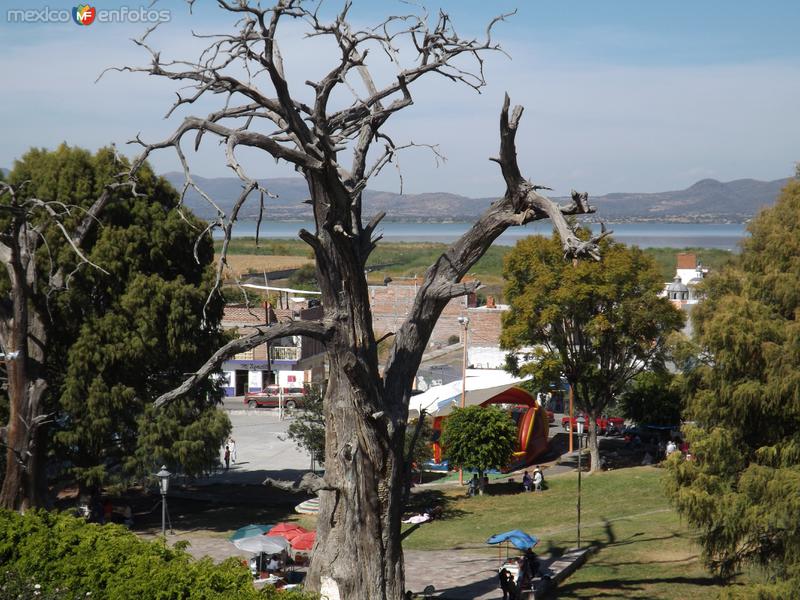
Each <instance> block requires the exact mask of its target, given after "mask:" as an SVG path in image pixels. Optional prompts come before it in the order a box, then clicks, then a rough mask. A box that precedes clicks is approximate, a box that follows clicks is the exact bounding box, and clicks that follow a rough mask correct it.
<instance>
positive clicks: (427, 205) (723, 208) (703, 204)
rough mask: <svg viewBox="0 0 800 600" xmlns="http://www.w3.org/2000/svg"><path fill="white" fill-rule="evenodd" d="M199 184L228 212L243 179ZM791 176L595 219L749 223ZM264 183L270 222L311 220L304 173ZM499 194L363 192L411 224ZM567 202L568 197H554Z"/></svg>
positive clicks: (254, 209) (635, 203)
mask: <svg viewBox="0 0 800 600" xmlns="http://www.w3.org/2000/svg"><path fill="white" fill-rule="evenodd" d="M164 177H165V178H166V179H167V180H168V181H170V182H171V183H172V184H173V185H174V186H175V187H176V188H178V189H180V188H181V186H182V185H183V174H182V173H177V172H170V173H166V174H165V175H164ZM194 180H195V181H196V183H197V184H198V185H199V186H200V187H201V189H203V190H204V191H205V192H206V193H208V194H209V195H210V196H211V197H212V198H213V199H214V200H215V202H218V203H219V205H220V207H221V208H222V209H223V210H226V211H227V210H228V209H229V208H230V207H231V206H232V204H233V202H234V201H235V199H236V197H237V195H238V193H239V191H240V190H241V183H240V182H239V180H238V179H237V178H235V177H215V178H205V177H198V176H194ZM787 181H789V179H788V178H786V179H777V180H775V181H757V180H755V179H737V180H735V181H729V182H727V183H725V182H721V181H717V180H715V179H703V180H701V181H698V182H697V183H695V184H694V185H692V186H690V187H688V188H686V189H685V190H676V191H671V192H658V193H648V194H645V193H613V194H606V195H604V196H595V197H590V202H591V203H592V205H593V206H595V207H597V213H596V214H595V215H593V216H592V219H593V220H602V221H607V222H625V221H666V222H688V223H691V222H697V223H720V222H723V223H724V222H744V221H746V220H748V219H750V218H752V217H753V216H754V215H755V214H756V213H757V212H758V210H759V209H760V208H762V207H764V206H769V205H771V204H773V203H774V202H775V200H776V198H777V197H778V194H779V193H780V190H781V188H783V186H784V185H786V182H787ZM260 183H261V184H262V185H263V186H264V187H265V188H267V189H268V190H270V191H271V192H272V193H273V194H275V195H276V196H277V198H272V199H269V200H268V202H267V208H266V211H265V216H266V217H267V218H269V219H270V220H307V219H310V218H311V216H312V214H311V207H310V206H309V205H308V204H305V203H304V202H303V201H304V200H307V199H308V188H307V187H306V184H305V180H303V179H302V178H300V177H284V178H275V179H263V180H260ZM495 199H496V198H468V197H466V196H460V195H458V194H450V193H447V192H431V193H425V194H402V195H401V194H395V193H392V192H380V191H376V190H370V189H367V190H366V191H365V193H364V214H365V216H371V215H373V214H375V213H377V212H379V211H386V213H387V220H392V221H411V222H425V221H430V222H448V221H468V220H471V219H474V218H475V217H477V216H478V215H479V214H481V213H482V212H483V211H484V210H486V208H487V207H488V206H489V205H490V204H491V203H492V202H493V201H494V200H495ZM555 199H556V200H558V201H559V202H562V203H566V202H567V201H568V199H567V198H555ZM186 204H187V206H188V207H189V208H191V209H192V210H193V211H194V212H195V213H196V214H197V215H198V216H200V217H202V218H206V219H208V218H211V217H212V216H214V211H213V210H212V209H210V207H209V206H208V204H207V203H206V202H205V201H204V200H202V198H200V196H199V195H198V194H197V193H196V192H194V191H193V190H192V191H190V192H188V193H187V195H186ZM257 216H258V204H257V202H256V201H255V198H253V199H252V200H249V201H248V203H247V204H246V205H245V206H244V208H243V209H242V211H241V212H240V218H241V219H255V218H257Z"/></svg>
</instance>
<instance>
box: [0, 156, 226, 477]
mask: <svg viewBox="0 0 800 600" xmlns="http://www.w3.org/2000/svg"><path fill="white" fill-rule="evenodd" d="M125 168H126V163H125V161H124V160H122V159H119V158H118V157H116V156H115V154H114V153H113V152H112V151H111V150H109V149H104V150H100V151H99V152H98V153H97V154H95V155H92V154H90V153H88V152H86V151H84V150H80V149H76V148H70V147H68V146H66V145H62V146H61V147H60V148H58V149H57V150H55V151H53V152H47V151H45V150H32V151H30V152H29V153H27V154H26V155H25V156H24V157H23V158H22V159H21V160H19V161H17V163H16V164H15V166H14V169H13V170H12V171H11V173H10V174H9V177H8V179H9V183H10V184H11V185H13V186H18V189H19V190H20V191H21V193H24V195H25V197H33V198H39V199H42V200H43V201H45V202H49V203H51V204H52V205H58V204H60V203H63V204H64V205H65V206H69V207H73V210H71V211H69V212H64V213H63V214H62V215H60V216H59V218H58V219H56V218H54V217H53V216H52V215H51V214H49V213H46V212H44V211H42V212H40V213H31V215H30V217H29V218H30V220H31V223H32V224H37V223H43V224H44V227H43V229H42V236H41V239H42V240H43V243H42V246H41V248H40V251H39V252H38V253H37V254H36V255H35V257H34V260H35V268H36V273H37V277H36V278H35V280H36V285H34V286H31V287H30V294H31V298H30V304H31V306H32V307H33V310H35V311H36V315H37V318H38V319H40V320H41V327H42V328H43V329H44V330H45V331H46V333H47V339H46V346H45V348H44V349H43V351H42V357H43V368H42V369H41V370H40V373H39V375H40V376H41V378H42V379H43V380H44V381H45V382H46V390H47V393H46V394H45V395H44V397H43V403H42V404H43V406H42V407H43V409H44V410H43V412H44V413H49V414H51V415H53V417H54V418H53V421H54V422H53V423H51V424H50V425H49V427H48V428H47V429H43V430H42V432H43V433H46V436H45V435H40V440H39V447H40V450H41V451H43V450H44V449H45V448H47V447H49V448H50V450H51V452H52V456H53V462H54V464H55V465H57V466H60V467H62V468H65V469H66V470H67V474H68V475H69V476H70V477H72V478H74V479H76V480H77V481H78V482H79V484H80V485H82V486H84V487H96V486H99V485H102V484H108V483H115V482H124V481H126V480H129V479H130V478H139V477H141V476H143V475H146V474H149V473H152V472H153V469H154V468H157V467H158V466H159V465H160V464H162V463H164V464H167V465H170V466H171V468H172V469H173V470H176V471H181V472H184V473H187V474H190V475H193V474H199V473H201V472H202V471H203V470H204V469H208V468H209V467H210V466H211V465H213V464H214V463H216V462H217V460H218V448H219V446H220V445H221V443H222V441H223V440H224V439H225V436H226V435H227V434H228V433H229V431H230V422H229V420H228V418H227V416H226V415H225V414H224V413H223V412H222V411H220V410H219V409H217V408H216V404H217V401H218V398H219V392H218V391H217V389H216V386H215V384H214V383H213V382H211V383H207V384H206V385H205V387H204V388H200V389H198V391H197V392H196V393H195V394H194V395H193V396H192V397H189V398H186V399H184V400H182V401H181V402H178V403H177V404H175V405H173V406H171V407H170V408H169V409H168V410H166V411H162V412H159V413H156V412H155V411H153V410H152V409H151V408H150V404H151V403H152V400H153V399H154V398H155V397H157V396H158V395H159V394H161V393H163V392H164V391H165V390H167V389H171V388H172V387H174V385H176V383H178V382H179V381H181V379H182V378H183V376H184V374H185V373H187V372H193V371H195V370H196V369H197V368H198V366H200V364H201V358H202V357H203V356H205V355H206V354H207V353H209V352H212V351H213V350H214V348H216V347H218V346H219V345H220V344H221V343H223V341H224V340H223V338H222V336H221V334H220V332H219V321H220V319H221V314H222V306H223V305H222V302H221V301H220V299H219V298H218V297H214V298H212V300H211V301H210V302H208V303H207V300H208V298H209V292H210V290H211V289H212V286H213V282H214V271H213V267H212V263H213V246H212V242H211V239H210V236H203V237H202V238H201V239H200V240H199V241H198V243H197V244H196V245H195V240H196V237H197V233H198V232H199V231H202V228H203V224H202V223H201V222H200V221H198V220H196V219H195V218H194V217H192V216H191V215H184V217H185V218H184V217H182V216H181V215H180V214H178V212H177V211H175V210H174V209H175V207H176V206H177V204H178V196H177V194H176V192H175V191H174V190H173V189H172V187H171V186H170V185H169V184H168V183H166V182H165V181H164V180H162V179H161V178H158V177H156V176H155V175H154V174H153V173H152V171H151V170H150V169H149V168H145V169H144V170H143V171H141V175H140V177H139V178H138V183H137V194H138V195H134V194H133V193H132V192H131V189H130V186H120V187H117V188H115V191H114V194H113V197H112V198H110V199H109V201H108V202H107V203H105V205H104V206H103V208H102V211H100V212H99V213H98V214H97V215H95V223H94V227H93V229H92V232H91V234H90V235H87V236H86V238H85V239H84V241H83V243H82V246H81V251H82V254H83V258H82V257H81V256H79V255H78V253H77V252H76V251H75V250H74V249H73V248H72V247H71V246H70V244H69V243H68V242H67V240H66V238H65V236H64V235H63V233H62V231H61V230H60V229H59V228H58V227H57V222H59V221H61V222H62V223H63V225H64V227H65V229H67V230H71V229H74V228H75V227H76V225H75V222H76V221H77V220H78V219H79V217H80V216H81V215H82V214H83V213H84V212H85V208H86V207H87V206H88V205H91V204H92V203H93V202H94V199H95V198H96V197H97V196H98V194H100V193H102V190H104V189H106V188H107V186H108V185H110V184H111V183H112V182H114V181H115V178H116V177H117V175H118V174H119V173H120V172H123V171H124V170H125ZM45 250H46V251H45ZM84 258H85V260H86V261H88V262H90V263H92V264H93V265H96V268H93V267H91V266H89V265H88V264H86V263H85V261H84ZM82 263H83V264H82ZM54 265H55V267H57V268H58V270H59V271H60V272H64V273H67V274H68V276H67V277H65V278H64V285H63V286H62V287H60V288H54V287H53V286H52V285H51V282H52V276H50V274H51V273H52V271H53V270H54V268H55V267H54ZM2 285H3V286H5V287H4V288H3V292H4V293H5V294H11V293H12V290H11V289H10V288H9V287H8V286H9V282H8V279H6V278H3V283H2ZM42 438H43V439H42Z"/></svg>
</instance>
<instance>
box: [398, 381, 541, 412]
mask: <svg viewBox="0 0 800 600" xmlns="http://www.w3.org/2000/svg"><path fill="white" fill-rule="evenodd" d="M526 379H528V377H523V378H520V377H514V376H513V375H511V374H510V373H508V372H506V371H503V370H501V369H467V378H466V390H467V392H466V398H465V405H466V406H474V405H477V404H483V403H484V402H486V401H487V400H488V399H489V398H492V397H494V396H496V395H497V394H501V393H502V392H504V391H506V390H507V389H509V388H512V387H516V386H517V385H519V384H520V383H522V382H523V381H525V380H526ZM461 389H462V381H461V380H458V381H452V382H450V383H446V384H444V385H437V386H435V387H432V388H430V389H428V390H426V391H425V392H423V393H421V394H417V395H416V396H412V397H411V400H410V402H409V405H408V412H409V416H411V417H416V416H418V415H419V413H420V411H422V410H424V411H425V412H426V413H427V414H429V415H432V416H434V417H443V416H446V415H449V414H450V412H451V411H452V409H453V407H454V406H460V404H461Z"/></svg>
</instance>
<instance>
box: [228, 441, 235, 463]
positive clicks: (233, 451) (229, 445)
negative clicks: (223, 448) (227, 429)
mask: <svg viewBox="0 0 800 600" xmlns="http://www.w3.org/2000/svg"><path fill="white" fill-rule="evenodd" d="M228 448H230V449H231V462H232V463H233V464H236V456H237V455H236V440H235V439H233V438H232V437H231V438H228Z"/></svg>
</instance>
